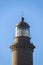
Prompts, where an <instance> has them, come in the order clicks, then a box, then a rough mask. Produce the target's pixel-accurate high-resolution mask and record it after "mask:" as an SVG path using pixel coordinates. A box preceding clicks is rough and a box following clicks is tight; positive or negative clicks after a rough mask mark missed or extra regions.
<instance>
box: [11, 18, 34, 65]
mask: <svg viewBox="0 0 43 65" xmlns="http://www.w3.org/2000/svg"><path fill="white" fill-rule="evenodd" d="M15 29H16V30H15V33H16V34H15V38H14V41H13V43H12V45H10V48H11V51H12V52H11V53H12V65H33V50H34V48H35V46H34V45H33V43H31V42H30V40H31V38H30V26H29V24H27V23H26V22H25V21H24V17H21V21H20V22H19V23H18V24H16V27H15Z"/></svg>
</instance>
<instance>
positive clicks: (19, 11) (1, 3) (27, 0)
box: [0, 0, 43, 65]
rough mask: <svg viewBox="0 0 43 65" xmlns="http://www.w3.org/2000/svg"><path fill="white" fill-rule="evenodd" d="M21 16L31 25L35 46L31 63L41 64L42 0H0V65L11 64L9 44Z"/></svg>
mask: <svg viewBox="0 0 43 65" xmlns="http://www.w3.org/2000/svg"><path fill="white" fill-rule="evenodd" d="M22 16H24V18H25V21H26V22H27V23H28V24H30V26H31V28H30V36H31V42H33V44H34V45H35V46H36V48H35V50H34V53H33V65H43V0H0V65H12V59H11V58H12V55H11V50H10V48H9V46H10V45H11V44H12V42H13V41H14V36H15V34H14V33H15V26H16V23H18V22H20V18H21V17H22Z"/></svg>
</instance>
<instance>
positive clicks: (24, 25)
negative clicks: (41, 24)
mask: <svg viewBox="0 0 43 65" xmlns="http://www.w3.org/2000/svg"><path fill="white" fill-rule="evenodd" d="M17 26H23V27H26V28H28V27H30V26H29V25H28V24H27V23H26V22H24V18H23V17H22V18H21V22H19V23H18V24H17Z"/></svg>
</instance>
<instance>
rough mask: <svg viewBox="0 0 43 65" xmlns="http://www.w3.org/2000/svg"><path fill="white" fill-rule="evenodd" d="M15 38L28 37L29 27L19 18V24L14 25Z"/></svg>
mask: <svg viewBox="0 0 43 65" xmlns="http://www.w3.org/2000/svg"><path fill="white" fill-rule="evenodd" d="M15 33H16V37H20V36H25V37H30V26H29V25H28V24H27V23H26V22H24V18H23V17H22V18H21V22H20V23H18V24H17V25H16V30H15Z"/></svg>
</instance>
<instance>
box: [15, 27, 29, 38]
mask: <svg viewBox="0 0 43 65" xmlns="http://www.w3.org/2000/svg"><path fill="white" fill-rule="evenodd" d="M17 36H27V37H29V36H30V29H29V28H28V29H25V28H22V27H21V28H20V27H16V37H17Z"/></svg>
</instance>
